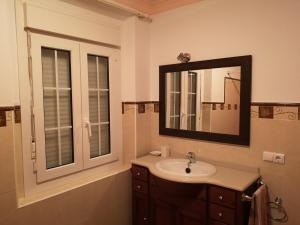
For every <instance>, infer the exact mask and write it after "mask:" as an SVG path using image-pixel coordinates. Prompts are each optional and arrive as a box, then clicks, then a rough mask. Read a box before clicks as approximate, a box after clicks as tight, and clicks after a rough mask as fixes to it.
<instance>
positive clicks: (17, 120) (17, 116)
mask: <svg viewBox="0 0 300 225" xmlns="http://www.w3.org/2000/svg"><path fill="white" fill-rule="evenodd" d="M15 123H21V110H20V109H15Z"/></svg>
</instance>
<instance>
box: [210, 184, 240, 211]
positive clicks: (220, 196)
mask: <svg viewBox="0 0 300 225" xmlns="http://www.w3.org/2000/svg"><path fill="white" fill-rule="evenodd" d="M235 198H236V197H235V192H234V191H231V190H228V189H224V188H220V187H216V186H211V187H210V188H209V201H210V202H213V203H217V204H220V205H224V206H227V207H230V208H235Z"/></svg>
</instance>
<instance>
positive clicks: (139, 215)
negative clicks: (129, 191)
mask: <svg viewBox="0 0 300 225" xmlns="http://www.w3.org/2000/svg"><path fill="white" fill-rule="evenodd" d="M148 203H149V201H148V196H147V195H143V194H140V193H137V192H134V193H133V224H134V225H148V224H149V205H148Z"/></svg>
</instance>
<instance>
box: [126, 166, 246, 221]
mask: <svg viewBox="0 0 300 225" xmlns="http://www.w3.org/2000/svg"><path fill="white" fill-rule="evenodd" d="M131 171H132V185H133V186H132V190H133V193H132V199H133V225H148V224H149V225H246V224H247V221H248V215H249V207H250V204H249V203H248V202H242V201H241V194H242V193H241V192H238V191H235V190H231V189H227V188H223V187H219V186H215V185H210V184H187V183H178V182H173V181H168V180H164V179H162V178H159V177H156V176H154V175H152V174H151V173H150V172H149V171H148V169H147V168H145V167H142V166H137V165H133V166H132V169H131ZM250 189H251V187H250V188H249V190H250Z"/></svg>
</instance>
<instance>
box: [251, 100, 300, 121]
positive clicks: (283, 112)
mask: <svg viewBox="0 0 300 225" xmlns="http://www.w3.org/2000/svg"><path fill="white" fill-rule="evenodd" d="M251 105H252V106H251V117H252V118H261V119H275V120H300V103H290V104H289V103H264V102H261V103H256V102H255V103H252V104H251Z"/></svg>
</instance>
